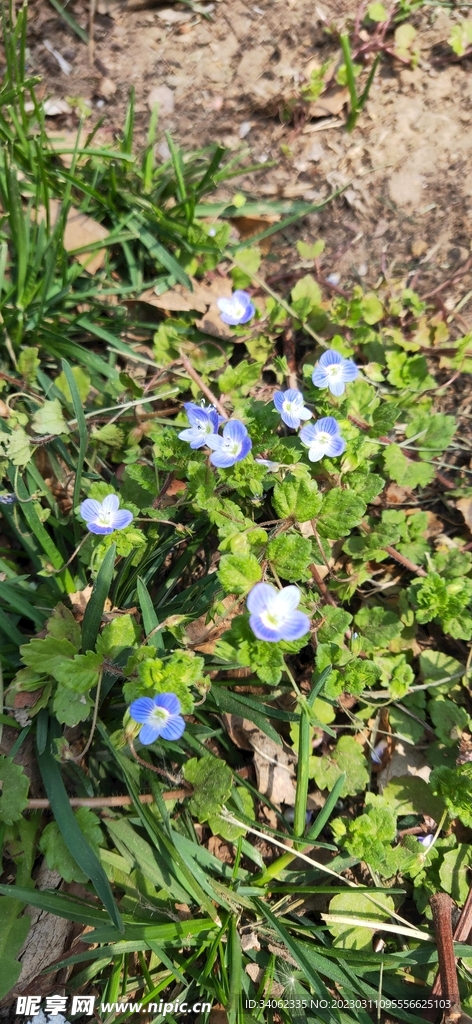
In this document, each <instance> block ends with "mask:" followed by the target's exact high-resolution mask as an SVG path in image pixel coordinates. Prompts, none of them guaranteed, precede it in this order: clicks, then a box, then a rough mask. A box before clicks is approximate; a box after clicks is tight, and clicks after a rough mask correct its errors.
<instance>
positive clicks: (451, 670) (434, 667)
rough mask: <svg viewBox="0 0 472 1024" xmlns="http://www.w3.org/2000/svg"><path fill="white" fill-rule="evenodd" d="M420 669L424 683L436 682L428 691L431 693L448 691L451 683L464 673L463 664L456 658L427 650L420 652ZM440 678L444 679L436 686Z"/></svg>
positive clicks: (455, 681)
mask: <svg viewBox="0 0 472 1024" xmlns="http://www.w3.org/2000/svg"><path fill="white" fill-rule="evenodd" d="M420 670H421V676H422V678H423V680H424V682H425V683H428V682H429V681H431V682H432V683H436V685H435V686H434V688H432V689H431V691H430V692H431V693H432V694H436V693H448V692H449V690H450V689H451V684H452V685H453V686H454V684H456V683H457V682H458V681H459V680H460V679H461V678H462V676H463V675H464V673H465V666H464V665H462V664H461V662H460V661H457V660H456V658H451V657H450V655H449V654H443V652H442V651H434V650H429V651H423V652H422V654H420ZM440 679H444V683H443V684H442V685H440V686H438V685H437V683H438V682H439V680H440Z"/></svg>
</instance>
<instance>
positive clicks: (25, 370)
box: [18, 346, 41, 386]
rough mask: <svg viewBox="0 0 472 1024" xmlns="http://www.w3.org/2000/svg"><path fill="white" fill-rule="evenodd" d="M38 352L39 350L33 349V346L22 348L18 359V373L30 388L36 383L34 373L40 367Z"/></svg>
mask: <svg viewBox="0 0 472 1024" xmlns="http://www.w3.org/2000/svg"><path fill="white" fill-rule="evenodd" d="M38 352H39V348H34V346H31V348H30V347H28V348H22V350H21V352H20V355H19V357H18V373H20V374H21V376H22V378H23V380H24V381H26V383H27V384H29V385H30V386H31V385H32V384H35V383H36V371H37V369H38V366H41V360H40V359H38Z"/></svg>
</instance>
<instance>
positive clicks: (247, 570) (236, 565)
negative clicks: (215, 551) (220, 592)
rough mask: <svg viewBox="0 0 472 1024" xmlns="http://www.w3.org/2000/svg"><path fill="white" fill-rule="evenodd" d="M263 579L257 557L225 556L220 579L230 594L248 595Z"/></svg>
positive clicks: (220, 569) (220, 565)
mask: <svg viewBox="0 0 472 1024" xmlns="http://www.w3.org/2000/svg"><path fill="white" fill-rule="evenodd" d="M261 577H262V572H261V567H260V565H259V562H258V561H257V558H256V557H255V555H223V557H222V558H221V559H220V564H219V569H218V579H219V581H220V583H221V586H222V587H223V588H224V589H225V590H226V593H228V594H246V593H247V592H248V590H250V589H251V587H253V586H254V584H255V583H258V582H259V580H260V579H261Z"/></svg>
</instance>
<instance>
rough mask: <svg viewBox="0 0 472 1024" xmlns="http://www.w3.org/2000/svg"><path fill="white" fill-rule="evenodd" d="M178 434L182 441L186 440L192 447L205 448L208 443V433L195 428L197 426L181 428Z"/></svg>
mask: <svg viewBox="0 0 472 1024" xmlns="http://www.w3.org/2000/svg"><path fill="white" fill-rule="evenodd" d="M178 436H179V437H180V440H181V441H186V442H187V444H189V445H190V447H191V448H203V447H204V446H205V445H206V444H207V435H206V434H204V433H203V431H202V430H195V427H187V428H186V430H181V431H180V434H179V435H178Z"/></svg>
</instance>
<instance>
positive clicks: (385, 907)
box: [328, 890, 395, 949]
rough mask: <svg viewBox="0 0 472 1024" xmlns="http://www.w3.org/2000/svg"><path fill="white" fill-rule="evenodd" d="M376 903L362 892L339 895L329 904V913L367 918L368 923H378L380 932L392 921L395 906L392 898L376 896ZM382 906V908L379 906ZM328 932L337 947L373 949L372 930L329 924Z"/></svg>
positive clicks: (378, 894) (355, 926)
mask: <svg viewBox="0 0 472 1024" xmlns="http://www.w3.org/2000/svg"><path fill="white" fill-rule="evenodd" d="M373 898H375V903H373V902H372V899H369V897H368V896H365V895H364V894H363V893H361V892H353V891H352V890H348V891H347V892H342V893H339V894H338V895H337V896H333V899H332V900H331V902H330V904H329V913H330V914H338V915H342V916H343V917H348V918H349V917H354V918H365V919H366V921H378V923H379V931H381V930H382V923H383V922H385V921H390V920H391V915H392V912H393V911H394V910H395V904H394V902H393V899H392V897H391V896H386V895H385V896H384V895H383V894H382V893H376V894H375V897H373ZM378 904H380V906H378ZM328 931H330V932H331V935H333V936H334V937H335V943H334V944H335V946H341V947H342V948H343V949H371V947H372V929H371V928H361V927H359V925H348V924H328Z"/></svg>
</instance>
